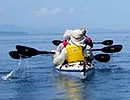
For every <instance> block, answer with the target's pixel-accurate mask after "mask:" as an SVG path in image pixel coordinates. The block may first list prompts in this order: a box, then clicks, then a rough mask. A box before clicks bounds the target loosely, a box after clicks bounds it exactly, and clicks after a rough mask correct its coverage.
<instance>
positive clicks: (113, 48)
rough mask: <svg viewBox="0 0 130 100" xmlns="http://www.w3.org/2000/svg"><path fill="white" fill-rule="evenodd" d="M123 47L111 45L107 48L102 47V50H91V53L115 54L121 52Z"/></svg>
mask: <svg viewBox="0 0 130 100" xmlns="http://www.w3.org/2000/svg"><path fill="white" fill-rule="evenodd" d="M122 48H123V46H122V45H112V46H108V47H104V48H102V49H92V51H102V52H105V53H116V52H120V51H121V50H122Z"/></svg>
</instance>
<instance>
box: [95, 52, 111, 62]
mask: <svg viewBox="0 0 130 100" xmlns="http://www.w3.org/2000/svg"><path fill="white" fill-rule="evenodd" d="M94 58H95V60H97V61H99V62H108V61H109V60H110V55H108V54H97V55H95V56H94Z"/></svg>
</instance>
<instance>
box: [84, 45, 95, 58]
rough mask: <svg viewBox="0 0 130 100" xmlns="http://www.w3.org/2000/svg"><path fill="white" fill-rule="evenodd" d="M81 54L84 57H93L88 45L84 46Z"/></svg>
mask: <svg viewBox="0 0 130 100" xmlns="http://www.w3.org/2000/svg"><path fill="white" fill-rule="evenodd" d="M83 54H84V56H85V57H89V58H90V59H93V58H94V56H93V53H92V49H91V47H90V46H89V45H87V46H86V48H84V50H83Z"/></svg>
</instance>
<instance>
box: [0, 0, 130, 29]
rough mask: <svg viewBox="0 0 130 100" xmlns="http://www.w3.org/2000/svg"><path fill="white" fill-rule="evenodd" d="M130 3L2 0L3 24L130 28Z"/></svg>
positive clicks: (125, 0) (123, 0)
mask: <svg viewBox="0 0 130 100" xmlns="http://www.w3.org/2000/svg"><path fill="white" fill-rule="evenodd" d="M129 5H130V0H0V25H16V26H20V27H28V28H33V29H38V30H44V29H52V30H55V28H57V29H58V28H59V29H60V28H61V29H62V28H68V29H69V28H79V27H82V26H83V27H87V28H106V29H115V30H129V29H130V6H129Z"/></svg>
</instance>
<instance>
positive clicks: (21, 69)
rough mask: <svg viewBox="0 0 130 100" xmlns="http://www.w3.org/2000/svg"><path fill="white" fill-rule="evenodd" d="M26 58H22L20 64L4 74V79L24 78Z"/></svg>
mask: <svg viewBox="0 0 130 100" xmlns="http://www.w3.org/2000/svg"><path fill="white" fill-rule="evenodd" d="M26 61H27V60H26V59H20V60H19V63H18V66H17V67H16V68H15V69H13V70H11V71H10V72H9V73H8V74H7V75H4V76H2V77H1V78H2V79H3V80H9V79H12V78H24V77H25V76H26V66H27V64H26Z"/></svg>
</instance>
